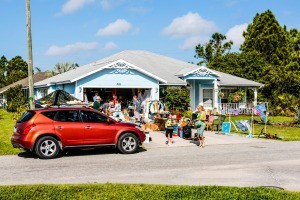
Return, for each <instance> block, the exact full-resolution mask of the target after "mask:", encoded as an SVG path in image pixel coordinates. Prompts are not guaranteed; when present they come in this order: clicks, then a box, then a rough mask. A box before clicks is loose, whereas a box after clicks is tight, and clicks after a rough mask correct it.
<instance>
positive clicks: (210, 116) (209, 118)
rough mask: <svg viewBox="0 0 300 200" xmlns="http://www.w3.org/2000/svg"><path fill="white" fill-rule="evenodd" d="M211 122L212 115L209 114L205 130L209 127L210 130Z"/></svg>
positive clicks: (212, 120) (212, 119)
mask: <svg viewBox="0 0 300 200" xmlns="http://www.w3.org/2000/svg"><path fill="white" fill-rule="evenodd" d="M213 122H214V116H213V115H209V117H208V121H207V122H206V131H208V129H209V128H210V129H211V130H212V125H213Z"/></svg>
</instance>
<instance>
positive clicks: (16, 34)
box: [0, 0, 300, 71]
mask: <svg viewBox="0 0 300 200" xmlns="http://www.w3.org/2000/svg"><path fill="white" fill-rule="evenodd" d="M0 2H1V6H0V18H1V20H0V27H1V29H0V38H1V40H0V56H2V55H4V56H5V57H6V58H7V59H11V58H13V57H15V56H17V55H20V56H22V57H23V59H24V60H27V37H26V26H25V24H26V10H25V0H0ZM299 8H300V1H298V0H285V1H283V0H172V1H171V0H31V23H32V39H33V66H34V67H39V68H40V69H42V70H43V71H44V70H48V69H52V68H53V67H54V66H55V64H56V63H59V62H73V63H78V64H79V65H84V64H88V63H91V62H94V61H97V60H99V59H101V58H104V57H106V56H109V55H112V54H114V53H117V52H120V51H123V50H127V49H130V50H147V51H151V52H154V53H159V54H162V55H166V56H170V57H173V58H176V59H180V60H183V61H191V62H197V60H195V58H194V54H195V53H194V49H195V45H196V44H198V43H201V44H203V43H205V42H207V40H208V39H209V38H210V37H211V35H212V34H213V33H214V32H220V33H222V34H225V35H226V36H227V38H228V39H231V40H233V42H234V49H235V50H238V48H239V45H240V44H241V43H242V42H243V37H242V32H243V30H245V29H246V27H247V25H248V24H249V23H252V20H253V17H254V16H255V15H256V13H261V12H264V11H266V10H267V9H270V10H271V11H272V12H273V13H274V14H275V16H276V18H277V20H278V21H279V23H280V24H281V25H286V26H287V28H288V29H290V28H297V29H298V30H299V29H300V23H299V20H300V12H299Z"/></svg>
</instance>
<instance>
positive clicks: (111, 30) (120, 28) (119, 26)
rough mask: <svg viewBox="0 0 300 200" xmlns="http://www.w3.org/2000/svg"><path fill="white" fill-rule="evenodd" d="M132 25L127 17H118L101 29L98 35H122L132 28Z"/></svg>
mask: <svg viewBox="0 0 300 200" xmlns="http://www.w3.org/2000/svg"><path fill="white" fill-rule="evenodd" d="M131 27H132V25H131V24H130V23H129V22H127V21H126V20H125V19H118V20H116V21H115V22H113V23H110V24H108V25H107V26H106V27H104V28H102V29H99V30H98V32H97V35H98V36H110V35H122V34H125V33H127V32H128V31H129V30H130V29H131Z"/></svg>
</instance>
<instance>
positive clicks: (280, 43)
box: [241, 10, 291, 66]
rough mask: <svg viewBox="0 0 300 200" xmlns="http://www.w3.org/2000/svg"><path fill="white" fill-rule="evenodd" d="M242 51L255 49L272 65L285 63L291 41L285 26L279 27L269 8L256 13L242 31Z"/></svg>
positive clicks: (287, 58)
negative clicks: (251, 21)
mask: <svg viewBox="0 0 300 200" xmlns="http://www.w3.org/2000/svg"><path fill="white" fill-rule="evenodd" d="M243 36H244V37H245V41H244V43H243V44H242V45H241V51H242V52H251V51H257V52H259V53H261V55H262V56H263V57H264V58H265V59H266V61H267V62H269V63H270V64H273V65H276V66H278V65H282V64H286V63H287V62H288V60H289V52H290V49H291V43H290V41H289V36H288V32H287V31H286V27H281V26H280V25H279V23H278V21H277V20H276V18H275V16H274V15H273V13H272V12H271V11H270V10H267V11H266V12H264V13H261V14H256V16H255V17H254V19H253V23H251V24H249V25H248V28H247V30H246V31H245V32H244V33H243Z"/></svg>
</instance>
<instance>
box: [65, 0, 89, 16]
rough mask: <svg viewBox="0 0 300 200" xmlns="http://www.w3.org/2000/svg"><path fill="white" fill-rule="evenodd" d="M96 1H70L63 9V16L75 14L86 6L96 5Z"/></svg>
mask: <svg viewBox="0 0 300 200" xmlns="http://www.w3.org/2000/svg"><path fill="white" fill-rule="evenodd" d="M94 2H95V0H68V2H67V3H65V4H64V5H63V7H62V9H61V14H69V13H72V12H75V11H76V10H78V9H79V8H81V7H83V6H84V5H85V4H88V3H94Z"/></svg>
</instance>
